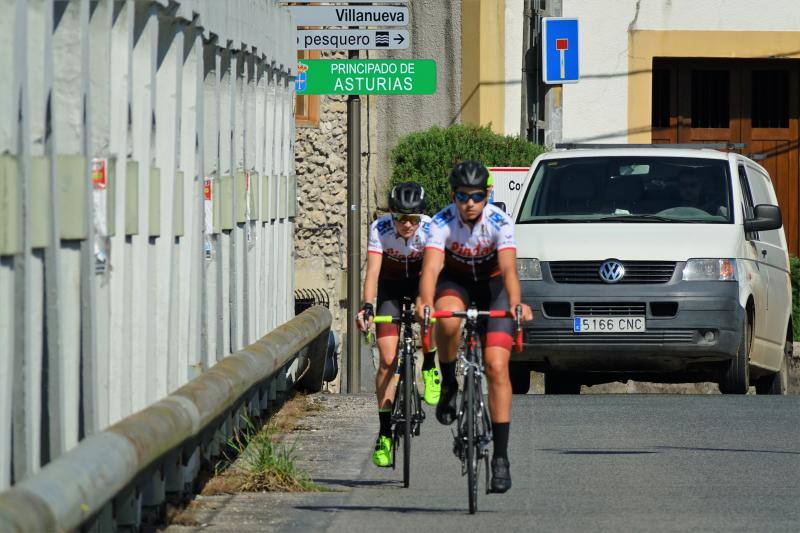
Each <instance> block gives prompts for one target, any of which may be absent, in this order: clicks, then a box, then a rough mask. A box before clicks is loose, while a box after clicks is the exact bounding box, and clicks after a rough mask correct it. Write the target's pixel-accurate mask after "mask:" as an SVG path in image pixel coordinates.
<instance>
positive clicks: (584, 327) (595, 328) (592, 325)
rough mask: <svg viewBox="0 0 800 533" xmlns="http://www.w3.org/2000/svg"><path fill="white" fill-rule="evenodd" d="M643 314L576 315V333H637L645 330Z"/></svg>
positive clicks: (574, 327) (574, 329)
mask: <svg viewBox="0 0 800 533" xmlns="http://www.w3.org/2000/svg"><path fill="white" fill-rule="evenodd" d="M644 326H645V323H644V317H643V316H613V317H612V316H593V317H579V316H576V317H575V323H574V326H573V331H574V332H575V333H637V332H642V331H645V327H644Z"/></svg>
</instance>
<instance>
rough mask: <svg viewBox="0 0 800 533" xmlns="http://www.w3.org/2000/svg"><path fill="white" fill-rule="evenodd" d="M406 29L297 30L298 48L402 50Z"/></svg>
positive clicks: (404, 46) (407, 40)
mask: <svg viewBox="0 0 800 533" xmlns="http://www.w3.org/2000/svg"><path fill="white" fill-rule="evenodd" d="M409 42H410V41H409V38H408V31H406V30H297V49H298V50H404V49H406V48H408V44H409Z"/></svg>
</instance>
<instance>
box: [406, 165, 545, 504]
mask: <svg viewBox="0 0 800 533" xmlns="http://www.w3.org/2000/svg"><path fill="white" fill-rule="evenodd" d="M489 179H490V176H489V171H488V170H487V169H486V167H485V166H483V164H481V163H480V162H478V161H463V162H461V163H458V164H457V165H455V166H454V167H453V169H452V171H451V173H450V186H451V188H452V190H453V200H454V203H452V204H450V205H448V206H447V207H445V208H444V209H443V210H441V211H440V212H439V213H437V214H436V215H435V216H434V217H433V221H432V222H431V230H430V234H429V236H428V243H427V245H426V247H425V254H424V260H423V266H422V276H421V278H420V289H419V292H420V294H419V300H418V305H417V313H418V315H419V316H420V319H421V318H422V313H423V310H424V307H425V306H428V307H431V308H434V307H435V309H437V310H447V311H463V310H465V309H466V307H467V305H469V304H470V303H472V302H474V303H475V305H476V306H477V307H478V308H479V309H481V310H486V309H492V310H510V311H511V312H512V313H516V306H517V304H520V303H521V302H520V285H519V278H518V277H517V265H516V259H517V249H516V243H515V241H514V225H513V223H512V222H511V219H510V218H509V217H508V215H507V214H506V213H505V212H503V211H502V210H501V209H498V208H497V207H495V206H494V205H492V204H489V203H488V193H489ZM532 318H533V315H532V313H531V309H530V307H528V306H527V305H522V317H521V319H522V320H531V319H532ZM513 328H514V325H513V321H512V320H509V319H497V318H492V319H489V320H488V321H487V324H486V331H485V338H484V341H483V346H484V350H483V354H484V364H485V367H486V377H487V380H488V382H489V412H490V414H491V419H492V434H493V439H494V446H493V457H492V481H491V488H492V491H494V492H506V491H507V490H508V489H509V488H511V474H510V471H509V462H508V435H509V422H510V420H511V418H510V417H511V381H510V380H509V376H508V361H509V358H510V355H511V344H512V337H513ZM459 330H460V321H459V319H452V318H451V319H442V320H440V321H439V323H438V324H437V327H436V332H437V335H436V337H437V344H438V346H439V347H440V348H441V350H440V354H439V366H440V368H441V371H442V391H441V399H440V402H439V404H438V405H437V406H436V418H437V419H438V420H439V422H441V423H442V424H452V423H453V421H454V420H455V419H456V392H457V389H458V384H457V383H456V375H455V361H456V351H457V349H458V343H459Z"/></svg>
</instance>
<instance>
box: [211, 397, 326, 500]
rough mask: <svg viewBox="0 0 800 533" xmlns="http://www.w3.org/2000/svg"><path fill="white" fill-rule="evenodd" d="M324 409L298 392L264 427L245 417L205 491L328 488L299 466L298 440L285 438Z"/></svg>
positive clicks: (225, 449)
mask: <svg viewBox="0 0 800 533" xmlns="http://www.w3.org/2000/svg"><path fill="white" fill-rule="evenodd" d="M320 409H321V407H320V406H319V405H317V404H316V403H314V402H312V401H310V400H309V398H308V397H306V396H304V395H294V396H293V397H292V398H291V399H289V400H288V401H287V402H286V403H284V404H283V405H282V407H281V409H280V410H279V411H278V412H277V413H275V414H274V415H273V416H272V418H271V419H270V421H269V423H268V424H267V425H265V426H263V427H261V426H260V424H258V423H257V422H256V421H254V420H253V419H251V418H248V417H242V418H241V419H240V428H239V431H238V432H237V433H236V434H234V435H233V436H232V437H230V438H229V439H228V441H227V443H226V445H225V447H224V449H223V450H222V458H221V460H220V461H219V462H218V463H217V465H216V466H215V467H214V472H213V476H211V478H210V479H208V481H207V482H206V483H205V485H204V486H203V490H202V494H203V495H205V496H212V495H216V494H235V493H238V492H324V491H327V490H328V489H326V488H325V487H322V486H320V485H317V484H316V483H314V482H313V481H312V480H311V478H310V477H309V475H308V473H307V472H306V471H305V470H304V469H302V468H301V467H299V466H298V464H297V459H298V454H297V446H296V441H295V442H294V443H291V444H288V443H287V442H285V437H284V435H287V434H289V433H291V432H292V431H293V430H295V429H297V423H298V421H299V420H300V419H302V418H304V417H305V416H307V415H308V414H309V413H311V412H314V411H318V410H320Z"/></svg>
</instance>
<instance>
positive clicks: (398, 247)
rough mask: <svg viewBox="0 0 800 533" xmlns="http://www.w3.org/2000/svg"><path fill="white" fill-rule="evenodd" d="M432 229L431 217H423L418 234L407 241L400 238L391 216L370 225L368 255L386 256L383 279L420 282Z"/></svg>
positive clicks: (382, 272) (381, 273) (383, 264)
mask: <svg viewBox="0 0 800 533" xmlns="http://www.w3.org/2000/svg"><path fill="white" fill-rule="evenodd" d="M430 225H431V217H428V216H422V218H421V219H420V222H419V227H418V228H417V231H416V232H415V233H414V235H412V236H411V237H409V238H408V240H406V239H404V238H403V237H401V236H400V235H398V233H397V230H396V229H395V226H394V220H393V219H392V215H384V216H382V217H380V218H379V219H377V220H376V221H375V222H373V223H372V224H371V225H370V227H369V244H368V246H367V251H368V252H369V253H371V254H380V255H383V261H382V262H381V272H380V274H379V278H380V279H390V280H402V279H416V278H419V274H420V272H421V271H422V254H423V252H424V251H425V243H426V242H427V240H428V230H429V229H430Z"/></svg>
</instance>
